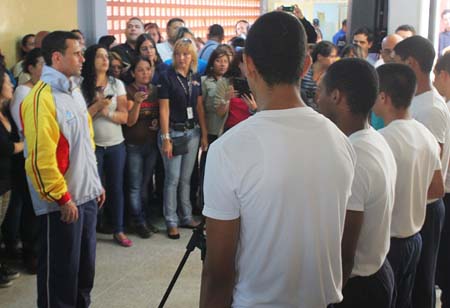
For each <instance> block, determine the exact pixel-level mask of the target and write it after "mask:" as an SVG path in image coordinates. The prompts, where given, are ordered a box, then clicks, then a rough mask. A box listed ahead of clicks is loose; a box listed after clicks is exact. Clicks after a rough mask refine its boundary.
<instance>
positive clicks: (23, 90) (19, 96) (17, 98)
mask: <svg viewBox="0 0 450 308" xmlns="http://www.w3.org/2000/svg"><path fill="white" fill-rule="evenodd" d="M30 92H31V88H30V87H28V86H25V85H21V86H18V87H17V88H16V90H15V91H14V97H13V99H12V101H11V103H10V104H9V110H10V112H11V116H12V118H13V120H14V123H16V126H17V129H18V131H19V133H20V135H22V131H23V127H22V122H21V121H20V105H22V102H23V100H24V99H25V97H27V95H28V93H30Z"/></svg>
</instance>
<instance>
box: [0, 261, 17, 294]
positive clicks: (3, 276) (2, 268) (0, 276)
mask: <svg viewBox="0 0 450 308" xmlns="http://www.w3.org/2000/svg"><path fill="white" fill-rule="evenodd" d="M19 277H20V274H19V272H17V271H15V270H13V269H11V268H9V267H7V266H6V265H4V264H1V265H0V288H8V287H10V286H12V281H11V280H14V279H17V278H19Z"/></svg>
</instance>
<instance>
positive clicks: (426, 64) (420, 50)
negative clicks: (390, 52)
mask: <svg viewBox="0 0 450 308" xmlns="http://www.w3.org/2000/svg"><path fill="white" fill-rule="evenodd" d="M394 51H395V54H396V55H398V56H399V57H400V58H401V59H402V60H406V58H408V57H412V58H414V59H415V60H416V61H417V62H418V63H419V66H420V69H421V71H422V72H423V73H430V72H431V69H432V68H433V62H434V57H435V56H436V52H435V51H434V47H433V44H432V43H431V42H430V41H429V40H428V39H426V38H424V37H421V36H418V35H415V36H411V37H408V38H406V39H404V40H403V41H401V42H399V43H398V44H397V45H395V47H394Z"/></svg>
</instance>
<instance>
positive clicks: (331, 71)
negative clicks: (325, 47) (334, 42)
mask: <svg viewBox="0 0 450 308" xmlns="http://www.w3.org/2000/svg"><path fill="white" fill-rule="evenodd" d="M323 84H324V85H325V90H326V92H327V93H328V94H330V93H331V92H332V91H333V90H336V89H337V90H339V91H340V92H342V93H344V95H345V96H346V98H347V104H348V106H349V108H350V112H351V113H353V114H355V115H356V114H358V115H363V116H369V112H370V110H371V109H372V107H373V105H374V104H375V100H376V99H377V95H378V76H377V72H376V71H375V68H373V66H372V65H371V64H370V63H369V62H367V61H366V60H363V59H358V58H347V59H342V60H339V61H337V62H335V63H333V64H332V65H331V66H330V67H329V68H328V70H327V72H326V73H325V76H324V77H323Z"/></svg>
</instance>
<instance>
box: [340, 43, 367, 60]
mask: <svg viewBox="0 0 450 308" xmlns="http://www.w3.org/2000/svg"><path fill="white" fill-rule="evenodd" d="M340 57H341V59H345V58H359V59H364V55H363V51H362V49H361V47H360V46H359V45H356V44H347V45H345V46H344V47H343V48H342V50H341V54H340Z"/></svg>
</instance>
